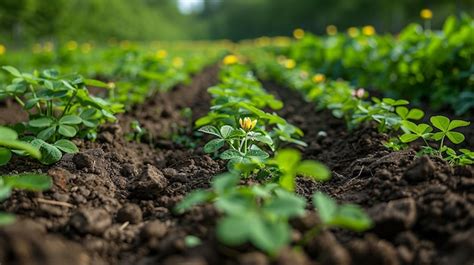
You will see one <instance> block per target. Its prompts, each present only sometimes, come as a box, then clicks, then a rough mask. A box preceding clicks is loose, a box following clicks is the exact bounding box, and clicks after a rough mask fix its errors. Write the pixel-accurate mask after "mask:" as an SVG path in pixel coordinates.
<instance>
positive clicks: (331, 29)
mask: <svg viewBox="0 0 474 265" xmlns="http://www.w3.org/2000/svg"><path fill="white" fill-rule="evenodd" d="M326 32H327V34H328V35H330V36H334V35H336V34H337V27H336V26H334V25H329V26H327V27H326Z"/></svg>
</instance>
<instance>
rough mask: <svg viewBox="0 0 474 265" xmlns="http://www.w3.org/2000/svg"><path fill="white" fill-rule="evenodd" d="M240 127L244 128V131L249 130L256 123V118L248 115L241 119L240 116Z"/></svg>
mask: <svg viewBox="0 0 474 265" xmlns="http://www.w3.org/2000/svg"><path fill="white" fill-rule="evenodd" d="M239 123H240V127H242V129H244V130H245V131H246V132H248V131H251V130H252V129H253V128H255V126H256V125H257V120H256V119H255V120H253V121H252V119H250V118H249V117H245V118H244V119H243V120H242V118H240V119H239Z"/></svg>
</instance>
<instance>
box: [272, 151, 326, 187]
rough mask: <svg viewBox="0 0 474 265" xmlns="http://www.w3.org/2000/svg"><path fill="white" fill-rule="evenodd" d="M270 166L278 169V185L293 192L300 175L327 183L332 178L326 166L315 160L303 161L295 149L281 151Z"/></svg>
mask: <svg viewBox="0 0 474 265" xmlns="http://www.w3.org/2000/svg"><path fill="white" fill-rule="evenodd" d="M268 165H270V166H275V167H276V168H277V169H278V173H277V174H276V176H277V177H276V178H277V182H278V184H279V185H280V186H281V187H282V188H284V189H286V190H288V191H291V192H293V191H294V190H295V187H296V177H297V176H298V175H300V176H304V177H308V178H312V179H315V180H317V181H325V180H328V179H329V178H330V177H331V171H329V169H328V168H327V167H326V166H325V165H323V164H321V163H319V162H316V161H314V160H303V161H301V154H300V153H299V152H298V151H296V150H294V149H283V150H279V151H278V152H277V154H276V156H275V158H273V159H272V160H271V161H269V162H268Z"/></svg>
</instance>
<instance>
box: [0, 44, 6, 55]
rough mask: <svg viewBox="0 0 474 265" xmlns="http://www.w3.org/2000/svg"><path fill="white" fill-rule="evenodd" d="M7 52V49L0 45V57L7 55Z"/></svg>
mask: <svg viewBox="0 0 474 265" xmlns="http://www.w3.org/2000/svg"><path fill="white" fill-rule="evenodd" d="M6 50H7V48H5V46H4V45H2V44H0V55H3V54H5V51H6Z"/></svg>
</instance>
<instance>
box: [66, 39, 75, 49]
mask: <svg viewBox="0 0 474 265" xmlns="http://www.w3.org/2000/svg"><path fill="white" fill-rule="evenodd" d="M66 49H67V50H68V51H74V50H76V49H77V42H75V41H73V40H70V41H68V42H67V43H66Z"/></svg>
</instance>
